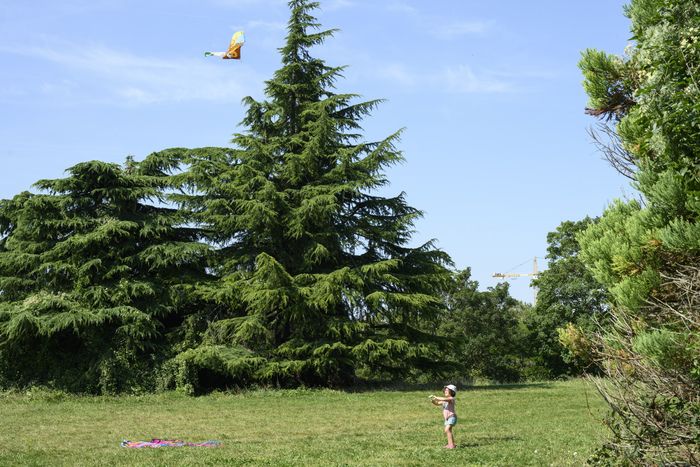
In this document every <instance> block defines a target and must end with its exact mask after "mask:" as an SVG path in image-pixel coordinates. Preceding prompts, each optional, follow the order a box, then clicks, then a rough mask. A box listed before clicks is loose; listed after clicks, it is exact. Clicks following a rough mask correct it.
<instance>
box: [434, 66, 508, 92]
mask: <svg viewBox="0 0 700 467" xmlns="http://www.w3.org/2000/svg"><path fill="white" fill-rule="evenodd" d="M437 80H438V82H440V83H443V84H445V85H446V86H447V89H449V90H450V91H451V92H455V93H459V94H463V93H501V92H512V91H514V85H513V83H509V82H507V81H505V80H503V79H502V78H497V77H495V76H493V74H491V73H481V74H478V73H476V72H475V71H474V70H472V69H471V67H469V66H467V65H459V66H458V67H456V68H447V69H445V70H444V71H443V72H441V73H440V74H439V75H437Z"/></svg>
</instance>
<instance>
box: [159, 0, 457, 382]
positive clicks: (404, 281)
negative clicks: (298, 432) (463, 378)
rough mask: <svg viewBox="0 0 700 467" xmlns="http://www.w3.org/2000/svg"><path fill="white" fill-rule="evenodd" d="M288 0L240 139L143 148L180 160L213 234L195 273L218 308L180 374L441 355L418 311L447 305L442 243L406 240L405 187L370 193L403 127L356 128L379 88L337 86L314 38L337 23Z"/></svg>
mask: <svg viewBox="0 0 700 467" xmlns="http://www.w3.org/2000/svg"><path fill="white" fill-rule="evenodd" d="M289 7H290V9H291V17H290V19H289V23H288V28H287V30H288V34H287V38H286V43H285V44H284V46H283V47H282V48H281V49H280V52H281V58H282V66H281V68H280V69H279V70H277V71H276V72H275V73H274V76H273V78H272V79H271V80H269V81H267V82H266V87H265V94H266V99H264V100H262V101H258V100H255V99H253V98H251V97H248V98H246V99H244V104H245V105H246V106H247V113H246V116H245V118H244V120H243V125H244V126H245V128H246V131H245V132H242V133H238V134H236V135H235V136H234V138H233V141H232V142H233V145H234V148H233V149H224V148H202V149H198V150H179V149H172V150H167V151H164V152H161V153H156V154H153V155H152V156H150V157H151V158H155V159H164V160H170V161H174V162H173V163H182V164H184V165H183V167H187V170H186V171H185V172H184V173H182V174H181V175H180V176H178V177H176V183H178V184H179V186H180V188H182V189H183V190H182V193H179V194H177V195H174V196H173V197H172V200H173V201H175V202H177V203H180V205H181V206H182V207H183V209H185V210H187V211H188V212H190V213H192V216H193V218H194V219H196V220H197V222H199V223H200V224H201V226H202V227H203V229H204V230H206V231H207V232H209V234H208V238H209V241H211V242H212V243H213V244H215V245H217V246H218V250H217V252H216V255H215V257H214V259H213V261H212V263H211V264H210V267H211V270H212V271H213V272H214V273H215V274H216V275H217V276H218V278H219V279H218V282H216V283H215V284H212V285H211V286H207V287H203V288H200V294H201V297H202V298H203V299H205V300H208V301H209V302H210V303H212V304H213V307H212V310H215V311H214V312H213V314H212V315H210V316H209V317H208V318H207V320H206V321H207V322H206V323H204V324H203V325H202V327H201V328H199V333H200V334H199V335H200V340H199V342H198V343H196V344H193V345H192V346H191V348H189V349H187V350H186V351H184V352H182V353H181V354H180V355H178V357H177V358H175V359H174V360H173V362H172V367H171V369H172V375H173V378H172V383H173V384H175V385H178V386H180V387H183V388H185V389H188V390H197V388H204V387H206V386H207V385H212V384H248V383H250V382H261V383H272V384H279V385H298V384H312V385H313V384H321V385H327V384H331V385H335V384H346V383H348V382H349V381H351V380H352V379H353V378H355V377H357V376H358V375H359V376H369V375H372V376H390V375H391V376H395V375H406V374H408V373H410V372H411V371H412V369H416V368H421V367H422V368H436V367H437V366H439V364H438V363H436V361H435V360H436V359H435V358H434V357H435V355H436V352H437V347H436V343H437V342H439V341H438V340H437V339H436V338H435V337H434V336H431V335H430V334H428V333H424V332H421V331H419V327H420V324H421V323H422V322H423V321H425V320H431V319H433V318H434V317H435V316H436V313H437V312H438V311H439V310H440V309H441V307H442V301H441V297H440V295H439V291H440V290H441V288H443V286H444V284H446V282H447V281H448V279H449V271H448V270H447V269H446V266H447V265H448V264H449V263H450V259H449V257H448V256H447V255H446V254H445V253H443V252H441V251H439V250H437V249H436V248H435V247H434V244H433V242H432V241H431V242H428V243H426V244H423V245H420V246H417V247H412V246H410V245H409V242H410V240H411V235H412V233H413V223H414V222H415V220H416V219H417V218H418V217H419V216H421V212H420V211H419V210H417V209H414V208H412V207H410V206H408V205H407V203H406V200H405V195H404V194H403V193H401V194H399V195H397V196H395V197H389V198H387V197H383V196H381V195H380V194H379V193H378V191H379V189H381V188H382V187H384V186H386V185H387V183H388V181H387V179H386V177H385V175H384V173H383V171H384V170H385V169H386V168H387V167H388V166H391V165H393V164H396V163H398V162H400V161H402V160H403V158H402V155H401V153H400V151H399V150H397V148H396V146H395V145H396V143H397V141H398V139H399V135H400V132H397V133H395V134H392V135H390V136H389V137H387V138H386V139H384V140H382V141H378V142H365V141H362V140H361V134H360V130H361V127H360V121H361V119H362V118H363V117H365V116H367V115H368V114H369V113H370V111H371V110H372V109H373V108H375V106H376V105H377V104H378V103H379V101H377V100H373V101H367V102H357V103H355V102H354V101H355V100H357V97H358V96H357V95H354V94H344V93H336V92H335V91H334V84H335V82H336V80H337V79H338V78H339V77H340V76H341V72H342V70H343V67H330V66H328V65H326V64H325V63H324V61H323V60H320V59H318V58H314V57H312V56H311V54H310V49H311V48H312V47H313V46H315V45H318V44H320V43H322V42H323V41H324V40H325V39H327V38H329V37H330V36H331V35H332V34H333V32H334V31H332V30H325V31H321V30H320V29H319V28H320V25H319V24H318V23H317V22H316V20H315V18H314V17H313V16H312V15H311V13H312V10H314V9H315V8H317V7H318V4H317V3H316V2H311V1H308V0H292V1H290V2H289ZM186 189H189V191H188V190H186Z"/></svg>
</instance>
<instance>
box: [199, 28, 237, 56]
mask: <svg viewBox="0 0 700 467" xmlns="http://www.w3.org/2000/svg"><path fill="white" fill-rule="evenodd" d="M244 42H245V36H243V31H238V32H236V33H235V34H234V35H233V37H232V38H231V43H230V44H229V45H228V50H227V51H226V52H204V56H205V57H212V56H214V57H221V58H223V59H224V60H226V59H234V60H240V59H241V47H242V46H243V43H244Z"/></svg>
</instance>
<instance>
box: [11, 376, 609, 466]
mask: <svg viewBox="0 0 700 467" xmlns="http://www.w3.org/2000/svg"><path fill="white" fill-rule="evenodd" d="M439 392H440V388H439V387H436V388H434V390H431V391H419V390H406V391H396V390H386V391H381V390H379V391H367V392H342V391H331V390H287V391H285V390H269V391H265V390H255V391H249V392H242V393H230V394H229V393H214V394H211V395H207V396H202V397H187V396H183V395H180V394H177V393H163V394H155V395H146V396H121V397H78V396H67V395H64V394H62V393H55V392H47V391H38V392H36V391H35V392H34V393H32V392H31V391H30V392H29V393H0V465H2V466H6V465H7V466H15V465H41V466H44V465H46V466H56V465H70V466H75V465H130V466H131V465H154V466H156V465H157V466H161V465H163V466H178V465H186V466H188V465H275V466H284V465H299V466H308V465H324V466H325V465H415V466H428V465H556V466H560V465H581V464H583V463H585V459H586V458H587V457H588V456H589V455H590V453H591V452H592V450H593V449H594V448H595V447H596V445H597V443H599V442H600V440H601V439H602V438H603V436H604V428H603V426H602V425H601V422H600V420H601V418H602V417H603V415H604V412H605V408H604V404H603V402H602V401H601V400H600V397H599V396H598V394H597V393H596V392H595V390H594V389H593V388H592V387H591V386H590V384H589V383H586V382H585V381H580V380H574V381H566V382H555V383H541V384H524V385H512V386H477V387H473V388H469V389H465V390H462V391H460V392H459V393H458V395H457V412H458V415H459V423H458V425H457V426H456V428H455V434H456V441H457V445H458V448H457V449H454V450H447V449H443V448H442V446H443V445H444V444H445V436H444V434H443V431H442V430H443V426H442V420H441V412H440V409H439V408H437V407H435V406H433V405H431V404H430V402H429V400H428V397H427V396H428V395H429V394H431V393H437V394H439ZM151 438H162V439H172V438H177V439H183V440H186V441H205V440H219V441H221V442H222V446H221V447H219V448H201V447H180V448H159V449H151V448H142V449H127V448H122V447H120V446H119V444H120V442H121V441H122V440H124V439H128V440H132V441H137V440H149V439H151Z"/></svg>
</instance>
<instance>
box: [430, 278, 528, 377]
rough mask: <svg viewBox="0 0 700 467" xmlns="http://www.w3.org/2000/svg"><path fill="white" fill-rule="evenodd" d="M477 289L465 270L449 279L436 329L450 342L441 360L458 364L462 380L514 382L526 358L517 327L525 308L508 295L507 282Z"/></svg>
mask: <svg viewBox="0 0 700 467" xmlns="http://www.w3.org/2000/svg"><path fill="white" fill-rule="evenodd" d="M478 288H479V283H478V282H477V281H475V280H473V279H471V270H470V269H468V268H467V269H465V270H463V271H459V272H456V273H455V274H454V276H453V280H452V283H451V286H450V288H449V289H448V290H447V292H446V303H447V310H446V311H445V312H444V314H443V316H442V319H441V324H440V327H439V331H440V333H441V334H443V335H445V336H447V337H449V338H450V339H451V341H452V345H451V346H450V349H449V352H447V353H446V354H445V357H443V358H447V359H451V360H452V361H455V362H458V363H459V364H460V367H461V368H460V371H461V372H460V375H459V376H458V377H461V378H464V377H469V378H486V379H488V380H492V381H500V382H507V381H519V380H521V379H523V376H524V373H523V371H522V370H523V365H524V362H525V360H526V357H527V355H526V353H527V351H526V349H525V348H524V347H523V344H524V336H525V332H524V327H523V326H522V324H521V319H522V316H523V309H525V308H526V306H525V305H523V304H522V303H520V302H519V301H517V300H516V299H514V298H513V297H511V296H510V294H509V291H508V283H501V284H498V285H496V286H495V287H490V288H488V289H487V290H483V291H480V290H478Z"/></svg>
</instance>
